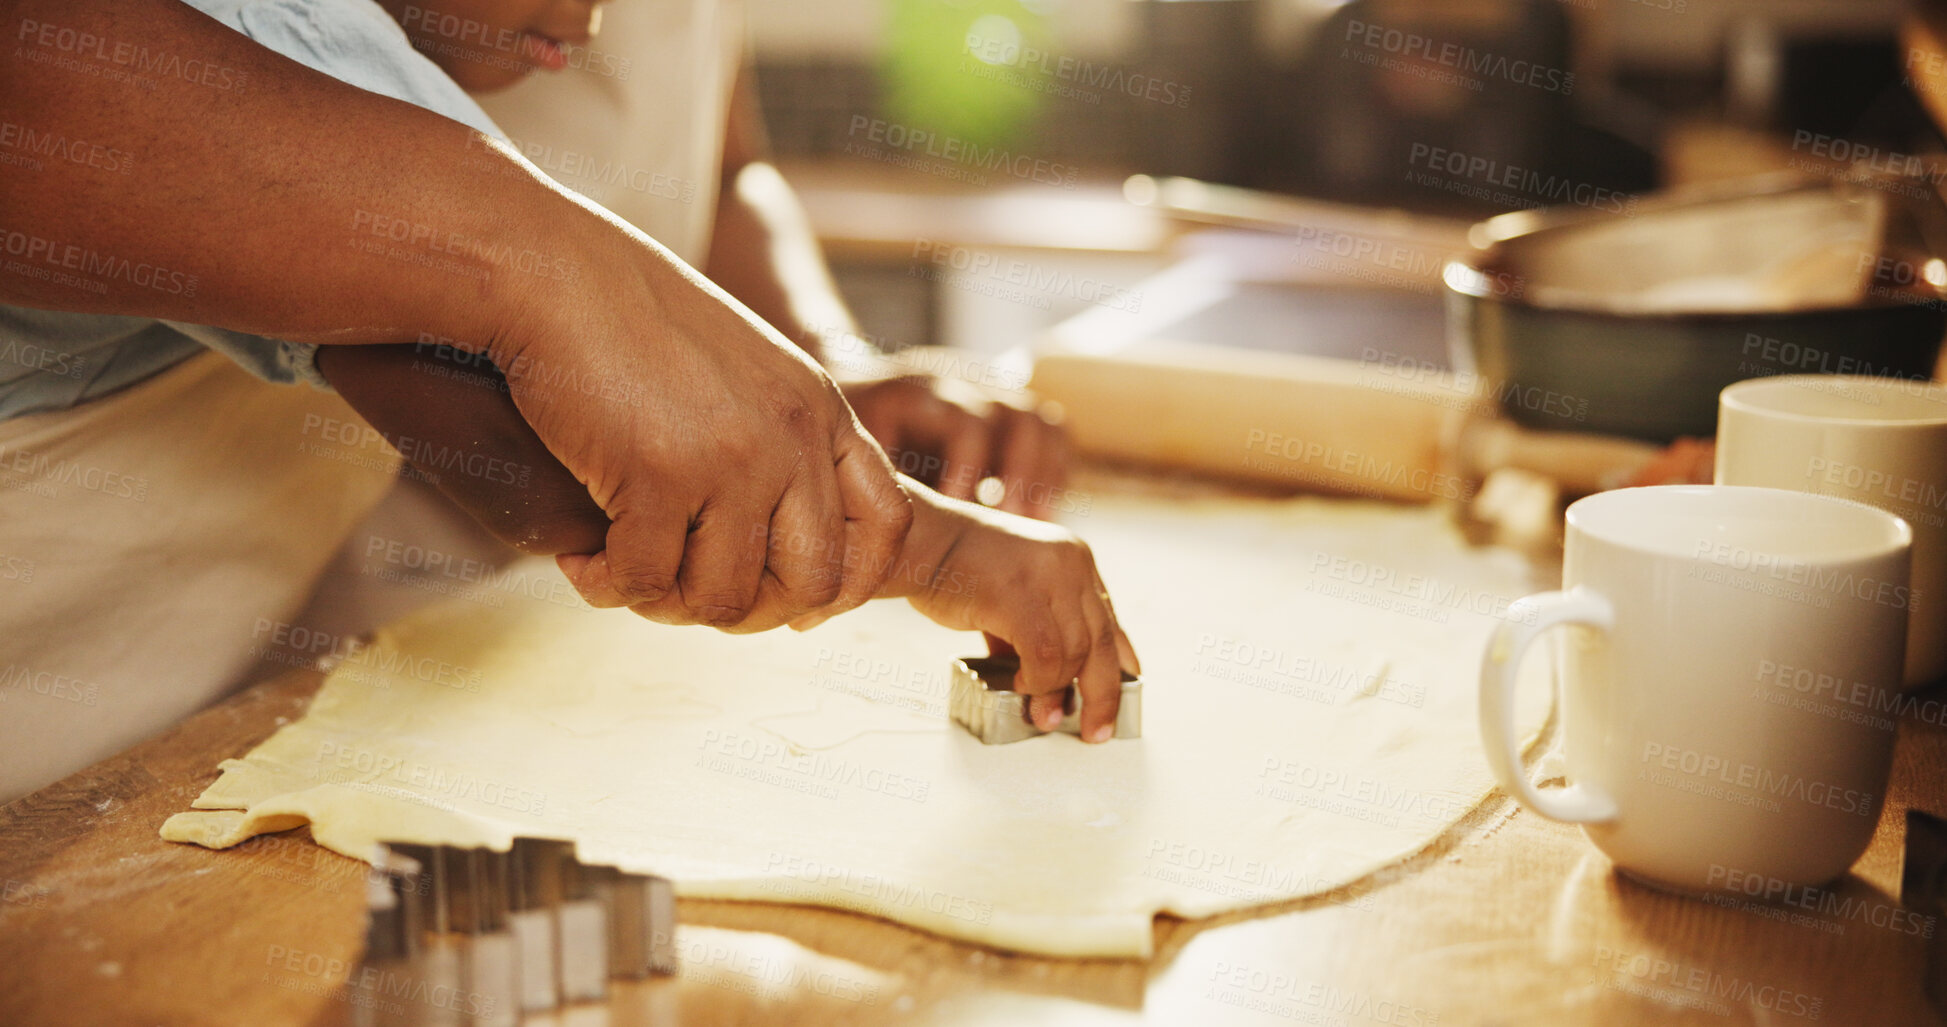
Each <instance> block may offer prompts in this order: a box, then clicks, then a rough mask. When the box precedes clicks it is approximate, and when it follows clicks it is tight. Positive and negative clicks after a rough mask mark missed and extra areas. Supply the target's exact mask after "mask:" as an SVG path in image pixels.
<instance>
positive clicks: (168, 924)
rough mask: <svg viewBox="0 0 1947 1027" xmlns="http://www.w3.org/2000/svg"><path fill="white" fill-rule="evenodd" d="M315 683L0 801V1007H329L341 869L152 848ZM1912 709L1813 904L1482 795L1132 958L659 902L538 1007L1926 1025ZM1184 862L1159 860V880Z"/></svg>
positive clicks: (713, 1019) (891, 1019) (1934, 714)
mask: <svg viewBox="0 0 1947 1027" xmlns="http://www.w3.org/2000/svg"><path fill="white" fill-rule="evenodd" d="M319 680H320V679H319V676H318V675H317V674H315V673H310V672H293V673H290V674H286V675H284V676H282V677H280V678H277V679H274V680H271V681H268V682H265V683H263V684H261V685H259V686H257V687H255V688H252V689H250V690H248V691H245V692H243V693H241V694H239V695H237V696H236V697H234V698H232V699H231V700H229V701H227V702H225V703H223V704H221V705H219V706H216V707H214V708H212V709H210V710H208V711H205V712H204V713H202V714H200V715H198V716H197V717H195V718H193V719H192V720H189V721H187V722H185V723H184V724H182V725H180V726H179V727H177V728H176V729H175V730H173V731H170V732H168V733H167V734H165V735H162V736H160V737H157V738H155V739H152V740H150V741H149V742H147V743H144V744H143V745H141V746H138V747H137V748H135V749H133V750H131V751H130V752H128V753H125V754H123V755H121V756H118V757H116V758H114V759H111V760H108V761H106V762H104V763H101V764H98V765H97V766H95V767H92V768H90V769H88V770H86V771H84V772H82V773H80V774H77V775H75V776H74V777H71V778H69V779H67V780H65V781H62V782H60V783H59V784H56V785H54V786H52V787H50V788H47V789H45V790H44V791H41V792H39V793H37V794H35V795H32V796H29V797H27V798H24V799H21V800H19V801H17V802H15V803H13V804H11V805H8V806H6V807H4V808H0V1023H6V1024H9V1025H13V1027H27V1025H40V1024H63V1025H68V1024H95V1023H100V1024H110V1023H114V1024H124V1023H131V1024H132V1023H141V1024H150V1023H156V1024H240V1025H253V1027H254V1025H259V1024H330V1023H337V1022H342V1021H343V1020H344V1019H345V1017H346V1016H347V1014H348V1011H349V1010H348V1007H347V1005H346V1004H345V1002H344V1001H343V1000H342V998H340V997H339V996H338V994H337V993H336V992H335V990H334V989H335V987H336V985H338V984H339V983H341V982H342V981H343V979H344V977H345V970H346V966H347V964H349V963H350V962H351V961H352V960H354V959H355V958H356V955H357V946H358V945H359V939H360V934H361V919H362V918H361V915H360V911H359V907H360V902H361V899H362V896H363V887H362V882H363V873H362V870H363V868H362V866H361V865H359V864H357V863H355V862H353V861H351V860H347V859H344V858H342V857H340V856H337V855H335V854H332V853H330V852H328V851H325V850H323V849H321V848H318V847H317V846H316V845H314V844H312V843H311V841H310V840H309V838H308V836H307V835H306V833H305V832H304V831H302V830H299V831H293V832H287V833H285V834H283V835H276V836H270V837H264V838H258V839H255V840H253V841H251V842H249V843H247V844H245V845H243V846H240V847H239V848H237V849H234V850H231V851H227V852H211V851H206V850H203V849H200V848H196V847H193V846H187V845H173V844H170V843H167V842H163V841H161V840H160V839H159V838H158V837H157V836H156V830H157V828H158V827H159V826H160V825H161V823H162V821H163V820H164V819H165V818H166V817H167V816H168V815H170V814H171V813H175V812H178V811H180V810H183V809H186V808H187V807H188V805H189V802H190V800H191V799H192V798H193V797H194V796H195V795H196V794H197V793H198V792H199V791H200V790H201V789H202V788H203V787H204V786H205V785H206V784H208V783H209V781H210V780H211V779H212V777H213V776H214V773H215V769H216V765H217V763H218V761H220V760H222V759H224V758H227V757H233V756H241V755H242V754H243V753H244V752H246V751H247V750H248V749H249V748H251V747H252V746H253V745H255V744H256V743H257V742H258V741H259V740H261V739H263V738H264V737H266V736H267V735H269V734H270V733H271V731H272V730H274V729H275V728H276V726H277V725H278V724H280V723H283V722H284V721H285V720H286V719H287V718H292V717H296V716H298V715H299V714H300V713H301V712H302V710H303V707H304V704H305V702H306V700H307V699H308V698H309V696H310V695H311V694H312V693H313V692H314V691H315V690H316V688H317V686H318V683H319ZM1922 698H1923V699H1925V700H1927V701H1926V703H1925V704H1923V705H1921V706H1920V707H1918V708H1917V709H1916V710H1914V711H1910V712H1909V715H1908V716H1907V717H1906V718H1905V720H1904V721H1903V722H1902V724H1901V726H1900V737H1899V744H1898V757H1897V762H1896V766H1895V770H1894V777H1893V786H1892V788H1891V793H1892V794H1891V796H1890V800H1889V803H1888V810H1887V814H1886V816H1885V817H1884V818H1883V819H1882V821H1881V823H1880V827H1879V832H1878V835H1877V836H1876V837H1875V839H1874V842H1873V846H1872V848H1871V849H1870V850H1869V851H1868V852H1867V853H1866V855H1865V857H1864V858H1863V859H1862V860H1861V861H1860V863H1859V865H1858V867H1857V868H1856V871H1855V874H1854V875H1853V876H1852V877H1851V878H1848V879H1847V881H1846V882H1845V883H1844V885H1843V887H1841V888H1839V889H1838V890H1837V893H1836V903H1837V904H1838V908H1837V909H1836V910H1829V911H1828V912H1825V913H1819V912H1816V911H1812V912H1808V911H1804V910H1797V909H1791V908H1783V907H1763V906H1758V905H1751V906H1748V907H1738V906H1723V905H1714V904H1711V903H1708V902H1704V901H1699V900H1691V899H1683V898H1677V897H1674V896H1671V895H1666V894H1663V893H1660V892H1656V891H1653V890H1650V889H1647V888H1644V887H1642V886H1639V885H1636V884H1634V883H1632V882H1629V881H1627V880H1624V879H1621V878H1619V877H1617V876H1616V875H1615V874H1614V873H1612V872H1611V870H1610V868H1609V865H1608V863H1607V861H1606V860H1605V859H1604V858H1603V857H1602V856H1601V855H1599V854H1598V853H1597V852H1596V851H1595V850H1594V849H1593V848H1592V847H1590V846H1589V845H1588V844H1587V843H1586V842H1584V841H1583V839H1582V838H1581V836H1580V834H1579V832H1577V831H1576V830H1574V829H1572V828H1568V827H1564V826H1561V825H1558V824H1552V823H1549V822H1546V821H1542V820H1540V819H1539V818H1536V817H1534V816H1533V815H1531V814H1528V813H1526V812H1525V811H1514V810H1511V809H1510V808H1509V807H1508V806H1507V804H1506V803H1505V802H1504V801H1500V800H1496V801H1494V802H1491V803H1490V804H1489V806H1488V807H1487V808H1485V809H1484V810H1482V811H1480V812H1479V813H1478V814H1477V815H1475V816H1474V817H1472V818H1470V822H1469V823H1467V824H1463V825H1462V826H1461V827H1458V828H1456V829H1455V830H1454V831H1452V832H1450V833H1449V835H1447V836H1446V837H1444V838H1442V839H1441V840H1440V841H1439V842H1437V843H1436V844H1435V846H1434V847H1433V848H1432V849H1431V850H1429V851H1428V852H1426V853H1423V854H1422V855H1420V856H1419V857H1416V858H1414V859H1413V860H1411V861H1409V863H1408V864H1406V865H1404V866H1402V867H1399V868H1395V869H1394V870H1391V871H1388V872H1385V873H1382V874H1381V875H1379V876H1378V877H1376V878H1373V879H1369V880H1367V881H1363V882H1360V883H1358V884H1355V885H1353V886H1351V887H1349V888H1346V889H1342V890H1340V891H1338V892H1335V893H1332V894H1330V895H1327V896H1324V897H1322V898H1319V899H1313V900H1306V901H1300V902H1294V903H1287V904H1284V905H1281V906H1275V907H1269V908H1266V909H1263V910H1259V911H1256V912H1255V913H1252V914H1248V915H1231V916H1225V917H1221V918H1217V919H1214V920H1209V921H1196V922H1175V921H1164V922H1161V923H1159V924H1158V926H1157V931H1158V950H1159V954H1158V955H1157V957H1156V958H1155V959H1154V960H1151V961H1149V962H1138V961H1118V960H1058V959H1042V958H1029V957H1022V956H1014V955H1008V954H1004V953H999V952H994V951H991V950H984V949H981V948H978V947H975V946H971V945H965V944H960V943H955V942H950V941H946V940H943V939H940V938H936V937H933V936H930V935H927V934H923V933H920V932H918V931H914V930H910V929H907V928H904V927H900V926H897V925H894V924H891V923H887V922H883V921H878V920H871V919H867V918H863V917H859V916H855V915H851V914H846V913H838V912H831V911H824V910H817V909H806V908H799V907H784V906H771V905H763V904H743V903H727V902H691V901H686V902H684V903H682V904H681V919H682V924H683V926H682V928H681V929H680V932H679V936H678V942H679V948H680V951H681V956H682V960H683V969H682V972H681V974H680V975H679V976H677V977H675V978H670V979H662V980H652V981H648V982H642V983H626V984H619V985H618V987H617V989H616V993H615V996H614V999H613V1001H612V1002H611V1003H610V1005H609V1006H608V1007H607V1008H606V1009H602V1008H600V1007H592V1006H591V1007H581V1008H580V1009H578V1010H577V1011H576V1014H575V1015H574V1016H572V1017H563V1018H562V1022H573V1023H582V1022H587V1023H607V1024H615V1025H627V1024H649V1023H655V1024H659V1025H660V1024H679V1023H680V1024H725V1023H761V1024H780V1023H789V1024H826V1023H832V1024H837V1023H847V1024H855V1023H902V1022H911V1023H990V1022H1003V1023H1009V1024H1020V1023H1060V1024H1069V1023H1076V1024H1096V1023H1135V1022H1143V1023H1156V1024H1185V1023H1203V1024H1211V1023H1234V1022H1245V1023H1260V1022H1261V1023H1290V1022H1297V1023H1306V1024H1346V1025H1367V1024H1384V1025H1395V1027H1423V1025H1433V1024H1546V1025H1550V1027H1557V1025H1578V1024H1598V1023H1599V1024H1631V1023H1656V1024H1712V1025H1720V1024H1743V1023H1752V1024H1814V1023H1822V1024H1874V1025H1880V1024H1888V1025H1890V1024H1933V1023H1939V1022H1940V1020H1939V1019H1938V1018H1937V1016H1936V1014H1935V1013H1934V1012H1933V1011H1932V1009H1931V1008H1930V1007H1929V1006H1928V1004H1927V1002H1926V1000H1925V999H1924V998H1923V996H1922V994H1921V985H1920V980H1921V967H1922V963H1923V957H1924V942H1923V941H1922V939H1921V938H1920V937H1918V936H1916V935H1915V934H1914V933H1910V932H1911V931H1916V930H1921V929H1923V924H1922V923H1921V922H1918V921H1912V922H1909V921H1908V920H1907V917H1908V914H1906V913H1904V912H1903V911H1899V907H1898V905H1897V894H1898V889H1899V884H1898V882H1899V873H1900V862H1901V845H1902V835H1903V834H1904V830H1905V827H1904V823H1905V818H1904V816H1903V815H1902V814H1903V811H1904V810H1905V809H1906V808H1907V807H1908V806H1909V805H1917V806H1922V807H1926V808H1929V809H1933V810H1936V811H1938V810H1941V809H1942V808H1943V807H1947V785H1944V784H1943V782H1944V781H1947V727H1944V726H1943V722H1947V700H1943V699H1942V698H1941V697H1939V696H1938V695H1930V696H1923V697H1922ZM1210 844H1211V845H1212V846H1213V848H1214V849H1220V848H1221V846H1222V839H1211V840H1210ZM1204 858H1206V857H1205V856H1204V855H1203V854H1198V853H1190V852H1186V853H1185V854H1184V857H1183V866H1182V868H1181V869H1182V870H1183V871H1184V872H1185V873H1188V874H1197V873H1200V872H1201V871H1199V869H1198V864H1199V863H1200V862H1201V861H1202V860H1203V859H1204ZM1205 876H1206V877H1207V878H1208V879H1209V884H1210V886H1211V887H1212V888H1221V887H1223V886H1224V884H1225V882H1224V880H1223V879H1222V878H1221V876H1219V875H1210V874H1206V875H1205ZM1895 913H1898V915H1897V916H1895V915H1894V914H1895ZM1941 927H1942V925H1932V928H1933V929H1935V930H1938V929H1940V928H1941ZM529 1022H530V1023H532V1022H537V1021H535V1020H530V1021H529ZM540 1022H548V1021H540Z"/></svg>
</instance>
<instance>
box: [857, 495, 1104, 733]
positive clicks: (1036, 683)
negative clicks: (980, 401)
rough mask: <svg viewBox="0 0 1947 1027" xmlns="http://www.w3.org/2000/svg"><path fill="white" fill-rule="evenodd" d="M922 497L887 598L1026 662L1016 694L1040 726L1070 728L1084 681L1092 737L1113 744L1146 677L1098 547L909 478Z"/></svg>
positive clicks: (1086, 727) (1086, 725) (916, 498)
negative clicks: (1066, 702)
mask: <svg viewBox="0 0 1947 1027" xmlns="http://www.w3.org/2000/svg"><path fill="white" fill-rule="evenodd" d="M901 484H902V485H903V486H905V488H906V491H907V492H908V494H910V495H911V496H912V498H913V513H914V516H913V527H912V531H911V532H910V533H909V534H908V535H907V541H906V548H905V550H904V552H903V553H902V556H901V559H900V561H899V563H898V564H897V565H895V567H894V568H893V573H892V577H891V579H890V580H889V581H888V582H887V586H886V590H885V591H882V592H881V593H880V595H882V596H891V595H898V596H903V597H904V598H905V599H907V600H908V601H909V602H911V603H912V604H913V607H914V608H915V609H917V610H919V611H920V612H921V613H924V614H926V615H927V616H928V617H930V618H932V619H933V620H935V621H937V622H939V623H940V624H942V625H945V626H946V627H949V628H958V629H961V630H979V631H984V632H986V633H987V635H988V637H989V639H990V641H992V640H994V639H998V640H999V641H1000V642H1001V643H1002V644H1001V645H1000V646H997V647H996V651H997V652H1004V651H1006V649H1008V648H1011V649H1012V650H1014V651H1015V652H1017V653H1019V654H1020V657H1021V672H1020V674H1018V675H1017V676H1016V678H1015V688H1016V690H1018V691H1020V692H1022V693H1023V694H1026V695H1028V696H1030V697H1031V698H1030V700H1029V704H1028V711H1029V716H1030V717H1031V718H1032V719H1033V721H1034V723H1035V725H1036V726H1038V727H1040V728H1042V729H1043V730H1052V729H1053V728H1055V727H1057V726H1059V725H1060V723H1061V719H1062V715H1063V709H1062V705H1063V698H1064V696H1065V692H1066V689H1067V687H1068V685H1070V684H1071V683H1077V682H1079V685H1080V692H1081V702H1082V738H1083V739H1085V740H1087V741H1090V742H1102V741H1107V740H1108V739H1109V737H1110V736H1111V735H1112V734H1113V733H1114V731H1115V718H1116V710H1117V707H1118V706H1119V705H1120V704H1121V700H1122V672H1123V671H1124V670H1127V671H1128V672H1129V673H1131V674H1137V673H1140V671H1141V667H1140V665H1139V664H1138V662H1137V660H1136V650H1135V648H1134V647H1133V646H1131V645H1130V644H1129V637H1128V636H1127V635H1125V634H1123V631H1122V627H1121V625H1120V624H1118V623H1117V622H1116V616H1115V608H1114V607H1113V606H1111V605H1110V603H1109V591H1108V589H1107V588H1106V587H1104V586H1103V584H1102V578H1101V576H1100V575H1098V574H1097V573H1096V570H1095V557H1094V555H1093V554H1091V553H1090V552H1089V548H1088V544H1087V543H1085V542H1083V541H1082V540H1081V539H1080V538H1078V537H1076V535H1075V533H1074V532H1071V531H1069V530H1068V529H1066V528H1063V527H1061V526H1059V525H1055V524H1049V523H1047V522H1045V521H1034V520H1029V519H1027V518H1025V517H1018V516H1015V515H1014V514H1007V513H1001V512H999V511H995V510H988V509H985V508H983V507H979V506H975V505H973V504H971V503H963V502H960V501H958V500H954V499H948V498H946V497H944V496H941V495H939V494H938V493H935V492H933V491H932V490H930V489H928V488H926V487H924V486H922V485H919V484H918V483H916V482H912V481H910V480H907V479H905V478H904V477H903V476H902V479H901Z"/></svg>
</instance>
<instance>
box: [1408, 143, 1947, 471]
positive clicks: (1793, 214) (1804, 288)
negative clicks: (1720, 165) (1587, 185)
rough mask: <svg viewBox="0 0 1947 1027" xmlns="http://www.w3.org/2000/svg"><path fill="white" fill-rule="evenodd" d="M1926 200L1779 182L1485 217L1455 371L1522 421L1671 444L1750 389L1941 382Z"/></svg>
mask: <svg viewBox="0 0 1947 1027" xmlns="http://www.w3.org/2000/svg"><path fill="white" fill-rule="evenodd" d="M1912 199H1914V197H1911V196H1908V195H1905V194H1899V193H1895V192H1893V191H1891V190H1889V189H1887V188H1864V187H1859V186H1854V185H1844V184H1839V185H1834V184H1832V183H1808V182H1806V181H1804V180H1803V179H1798V178H1793V179H1789V180H1779V179H1776V178H1773V179H1766V180H1761V181H1756V182H1742V183H1735V184H1730V185H1719V186H1713V187H1710V188H1707V189H1703V190H1693V191H1689V192H1683V193H1671V194H1667V195H1665V196H1662V197H1657V198H1653V199H1649V200H1645V201H1643V202H1640V203H1637V204H1635V205H1633V206H1632V207H1630V208H1628V209H1626V210H1625V211H1623V212H1615V211H1606V212H1598V211H1586V210H1575V211H1564V210H1559V209H1557V210H1548V211H1522V212H1517V213H1514V214H1507V215H1502V216H1501V217H1498V218H1493V219H1491V220H1488V221H1484V222H1482V223H1480V224H1479V225H1476V226H1474V230H1473V232H1472V233H1471V234H1470V241H1471V242H1472V244H1473V246H1474V251H1473V252H1472V253H1470V254H1468V255H1467V256H1465V257H1462V258H1459V259H1456V260H1453V261H1451V262H1449V263H1448V264H1447V265H1446V267H1445V269H1444V277H1445V281H1446V286H1447V297H1448V299H1447V311H1448V346H1449V349H1450V350H1451V352H1452V358H1453V361H1454V366H1455V367H1456V368H1458V369H1459V370H1460V371H1461V372H1462V373H1463V374H1471V375H1475V376H1478V377H1477V379H1476V381H1477V382H1478V386H1477V387H1478V389H1479V390H1480V391H1481V392H1482V393H1483V394H1484V395H1491V396H1492V397H1493V398H1494V399H1496V400H1497V401H1498V402H1499V404H1500V406H1501V409H1502V410H1503V411H1504V412H1505V413H1506V414H1507V416H1508V417H1509V418H1510V419H1512V420H1513V421H1514V422H1515V423H1517V424H1520V425H1522V426H1524V427H1528V428H1535V429H1541V430H1551V431H1585V432H1598V433H1602V434H1608V435H1622V436H1629V437H1632V438H1639V439H1645V440H1648V441H1652V442H1659V443H1660V442H1668V441H1671V440H1673V439H1675V438H1678V437H1680V436H1686V435H1690V436H1709V435H1712V434H1714V433H1715V432H1716V425H1717V394H1718V392H1719V391H1721V390H1722V389H1723V388H1724V386H1726V385H1729V384H1731V383H1732V382H1736V381H1742V380H1744V379H1746V378H1757V377H1763V376H1766V375H1774V374H1808V373H1832V374H1876V375H1894V376H1898V377H1905V378H1929V377H1931V376H1932V374H1933V370H1934V366H1935V362H1936V361H1937V360H1938V358H1939V354H1940V348H1941V340H1942V335H1943V333H1944V332H1947V292H1944V291H1943V288H1942V287H1943V286H1947V264H1943V263H1942V261H1940V260H1939V259H1936V258H1933V257H1931V256H1930V253H1931V252H1932V251H1931V250H1930V248H1929V247H1927V246H1926V244H1925V243H1924V242H1923V241H1922V240H1923V239H1924V237H1926V236H1927V235H1928V234H1929V233H1928V232H1927V231H1926V227H1927V226H1926V225H1925V224H1923V222H1925V221H1926V219H1927V217H1928V216H1929V215H1928V213H1927V212H1926V211H1924V210H1920V211H1916V209H1915V207H1916V205H1917V203H1918V201H1916V202H1913V203H1910V202H1908V200H1912Z"/></svg>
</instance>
